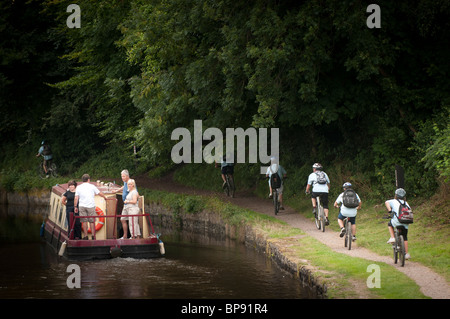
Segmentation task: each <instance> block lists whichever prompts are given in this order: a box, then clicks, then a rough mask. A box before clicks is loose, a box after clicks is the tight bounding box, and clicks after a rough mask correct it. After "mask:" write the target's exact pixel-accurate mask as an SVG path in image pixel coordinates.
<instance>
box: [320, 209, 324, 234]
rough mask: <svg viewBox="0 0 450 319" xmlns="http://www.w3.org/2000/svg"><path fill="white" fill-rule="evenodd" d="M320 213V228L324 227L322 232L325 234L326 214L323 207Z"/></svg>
mask: <svg viewBox="0 0 450 319" xmlns="http://www.w3.org/2000/svg"><path fill="white" fill-rule="evenodd" d="M319 211H320V226H321V227H322V232H325V212H324V211H323V207H322V206H320V207H319Z"/></svg>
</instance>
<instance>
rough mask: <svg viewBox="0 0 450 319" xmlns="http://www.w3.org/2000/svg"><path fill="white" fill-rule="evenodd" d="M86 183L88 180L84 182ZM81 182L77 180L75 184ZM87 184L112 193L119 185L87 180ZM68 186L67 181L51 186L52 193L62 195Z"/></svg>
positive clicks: (106, 192)
mask: <svg viewBox="0 0 450 319" xmlns="http://www.w3.org/2000/svg"><path fill="white" fill-rule="evenodd" d="M86 183H88V182H86ZM81 184H83V182H81V181H79V182H78V181H77V186H79V185H81ZM89 184H92V185H94V186H95V187H97V188H98V190H99V191H101V192H102V193H103V194H113V193H115V192H116V191H117V190H118V189H119V188H120V187H122V186H120V185H117V184H114V183H110V187H108V183H102V182H89ZM68 188H69V183H65V184H56V185H55V186H53V187H52V193H55V194H56V195H59V196H62V194H64V193H65V192H66V191H67V189H68Z"/></svg>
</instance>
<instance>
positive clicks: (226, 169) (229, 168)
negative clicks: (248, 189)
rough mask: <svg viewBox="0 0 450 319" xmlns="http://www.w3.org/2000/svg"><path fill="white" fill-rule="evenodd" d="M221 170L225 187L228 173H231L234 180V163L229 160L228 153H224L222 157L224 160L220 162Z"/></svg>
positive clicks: (223, 186)
mask: <svg viewBox="0 0 450 319" xmlns="http://www.w3.org/2000/svg"><path fill="white" fill-rule="evenodd" d="M216 167H217V163H216ZM220 170H221V172H222V180H223V184H222V188H225V186H226V185H227V179H226V178H225V175H227V174H228V175H230V178H231V179H232V180H233V182H234V163H229V162H227V155H223V157H222V160H221V162H220ZM233 185H234V183H233Z"/></svg>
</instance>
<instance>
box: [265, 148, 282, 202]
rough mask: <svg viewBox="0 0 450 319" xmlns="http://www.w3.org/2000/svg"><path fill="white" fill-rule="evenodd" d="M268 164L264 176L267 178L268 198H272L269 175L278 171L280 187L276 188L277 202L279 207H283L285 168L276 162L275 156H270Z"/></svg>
mask: <svg viewBox="0 0 450 319" xmlns="http://www.w3.org/2000/svg"><path fill="white" fill-rule="evenodd" d="M270 162H271V163H270V166H269V167H268V168H267V172H266V177H268V178H269V198H272V196H273V195H272V185H270V177H271V176H272V174H274V173H278V176H280V180H281V187H280V188H278V202H279V203H280V209H282V210H283V209H284V206H283V189H284V182H283V178H286V174H287V173H286V170H285V169H284V168H283V166H281V165H280V164H279V163H278V160H277V158H276V157H275V156H272V157H271V158H270Z"/></svg>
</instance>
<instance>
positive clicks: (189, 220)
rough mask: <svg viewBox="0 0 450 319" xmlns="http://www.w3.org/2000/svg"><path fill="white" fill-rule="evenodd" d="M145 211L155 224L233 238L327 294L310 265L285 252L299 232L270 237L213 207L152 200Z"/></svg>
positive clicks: (314, 291)
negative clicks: (181, 206) (193, 208)
mask: <svg viewBox="0 0 450 319" xmlns="http://www.w3.org/2000/svg"><path fill="white" fill-rule="evenodd" d="M146 212H149V213H150V216H151V219H152V221H153V223H154V226H156V227H158V226H161V227H164V228H175V229H177V230H182V231H186V232H192V233H196V234H200V235H205V236H208V237H213V238H217V239H220V240H228V239H229V240H236V241H238V242H239V243H241V244H243V245H245V246H247V247H252V248H254V249H256V250H257V251H258V252H259V253H261V254H264V255H265V256H266V257H267V258H269V259H270V260H271V261H273V262H274V263H276V264H277V265H278V266H279V267H280V268H281V269H283V270H284V271H286V272H288V273H289V274H291V275H292V276H294V278H296V280H299V283H300V284H301V285H302V286H303V287H307V288H308V289H309V290H310V291H311V292H312V294H313V296H314V298H320V299H323V298H327V285H326V284H325V283H323V282H322V281H321V280H320V278H318V277H316V276H315V275H314V274H313V271H314V269H313V267H310V266H308V265H305V264H302V263H299V261H298V260H294V259H293V258H292V257H291V256H287V255H286V254H285V250H286V247H287V246H289V245H290V244H289V240H290V239H291V238H294V237H296V236H299V235H294V236H292V237H285V238H279V239H274V238H270V237H269V236H268V235H267V233H265V232H264V231H263V230H261V229H258V228H257V227H254V226H251V225H249V224H247V223H242V222H239V223H237V224H235V223H230V222H229V221H226V220H225V219H224V218H222V217H221V216H220V215H219V214H217V213H215V212H213V211H209V210H205V209H203V210H201V211H199V212H186V211H184V210H182V209H181V210H180V209H173V207H168V206H165V205H163V204H161V203H158V202H156V201H155V202H150V203H147V204H146ZM300 236H302V235H300ZM303 261H305V260H303Z"/></svg>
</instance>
